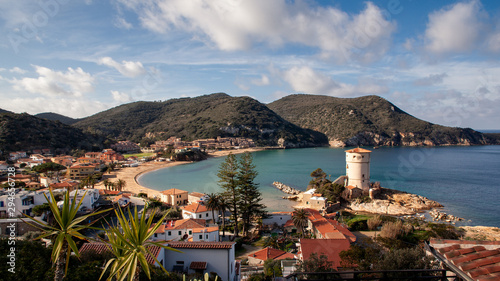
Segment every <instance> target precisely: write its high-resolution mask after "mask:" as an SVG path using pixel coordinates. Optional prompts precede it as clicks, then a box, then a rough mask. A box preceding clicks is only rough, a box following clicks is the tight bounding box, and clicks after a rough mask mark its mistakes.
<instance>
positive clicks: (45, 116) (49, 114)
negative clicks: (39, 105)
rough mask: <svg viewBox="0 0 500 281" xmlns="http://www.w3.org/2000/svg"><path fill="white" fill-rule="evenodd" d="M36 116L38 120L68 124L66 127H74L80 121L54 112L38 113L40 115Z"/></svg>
mask: <svg viewBox="0 0 500 281" xmlns="http://www.w3.org/2000/svg"><path fill="white" fill-rule="evenodd" d="M35 116H36V117H38V118H43V119H47V120H52V121H59V122H61V123H63V124H66V125H73V124H75V123H76V122H78V121H79V120H80V119H74V118H71V117H68V116H64V115H61V114H57V113H54V112H44V113H38V114H35Z"/></svg>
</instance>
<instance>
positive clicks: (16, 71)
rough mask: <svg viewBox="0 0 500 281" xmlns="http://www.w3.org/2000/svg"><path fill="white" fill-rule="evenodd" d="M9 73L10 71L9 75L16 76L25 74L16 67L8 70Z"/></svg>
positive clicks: (24, 71)
mask: <svg viewBox="0 0 500 281" xmlns="http://www.w3.org/2000/svg"><path fill="white" fill-rule="evenodd" d="M9 71H10V73H18V74H24V73H26V72H27V71H26V70H24V69H21V68H19V67H17V66H16V67H14V68H11V69H9Z"/></svg>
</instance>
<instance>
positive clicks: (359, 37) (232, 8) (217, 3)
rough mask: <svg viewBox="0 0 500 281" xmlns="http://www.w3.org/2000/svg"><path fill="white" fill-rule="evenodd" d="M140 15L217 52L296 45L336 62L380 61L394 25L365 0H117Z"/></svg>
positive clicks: (149, 24)
mask: <svg viewBox="0 0 500 281" xmlns="http://www.w3.org/2000/svg"><path fill="white" fill-rule="evenodd" d="M118 2H120V3H122V4H123V5H125V6H126V7H127V8H129V9H131V10H133V11H135V12H136V13H137V14H138V17H139V20H140V22H141V24H142V26H144V27H145V28H147V29H150V30H152V31H154V32H158V33H164V34H167V33H168V32H170V30H171V29H174V28H175V29H180V30H184V31H188V32H191V33H193V34H194V36H193V37H194V38H197V39H200V40H202V41H204V42H208V43H209V44H213V45H215V46H216V47H217V48H219V49H221V50H228V51H234V50H246V49H250V48H251V47H252V46H253V45H256V44H258V43H266V44H268V45H271V46H281V45H283V44H300V45H305V46H310V47H314V48H318V49H320V51H321V54H322V55H323V56H324V57H327V58H329V57H333V58H335V59H337V60H341V61H345V60H348V59H359V60H363V61H372V60H375V59H379V58H380V56H381V55H383V54H384V53H385V52H386V51H387V48H388V46H389V44H390V39H391V36H392V33H393V32H394V31H395V23H394V22H390V21H388V20H387V19H386V18H385V17H384V15H383V11H382V10H381V9H380V8H379V7H377V6H375V5H374V4H372V3H371V2H367V3H366V6H365V9H364V10H362V11H361V12H360V13H359V14H355V15H350V14H347V13H346V12H344V11H341V10H339V9H337V8H334V7H320V6H316V5H313V4H311V3H310V2H305V1H295V2H292V1H285V0H275V1H268V0H253V1H241V0H235V1H227V0H210V1H208V0H193V1H185V0H172V1H166V0H148V1H144V0H118Z"/></svg>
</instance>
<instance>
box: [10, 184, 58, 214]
mask: <svg viewBox="0 0 500 281" xmlns="http://www.w3.org/2000/svg"><path fill="white" fill-rule="evenodd" d="M44 193H46V194H47V197H48V198H49V200H50V195H49V192H48V191H24V190H23V191H18V192H17V193H16V195H15V196H14V197H11V196H8V195H7V194H5V195H2V196H0V216H7V215H9V208H12V206H9V203H10V202H12V203H13V204H11V205H13V206H14V207H15V216H16V217H17V216H22V213H24V214H27V215H30V216H31V215H33V214H32V212H31V211H32V210H33V207H35V206H37V205H42V204H44V203H47V200H46V199H45V196H44V195H43V194H44ZM11 198H14V199H13V200H11Z"/></svg>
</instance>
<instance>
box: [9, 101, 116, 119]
mask: <svg viewBox="0 0 500 281" xmlns="http://www.w3.org/2000/svg"><path fill="white" fill-rule="evenodd" d="M0 103H1V104H2V105H4V106H2V109H6V110H10V111H13V112H28V113H30V114H37V113H42V112H56V113H59V114H62V115H65V116H69V117H72V118H81V117H87V116H90V115H92V114H95V113H98V112H101V111H103V110H106V109H108V106H107V105H105V104H103V103H101V102H99V101H95V100H91V99H78V98H77V99H67V98H60V97H34V98H33V97H22V98H9V99H6V98H3V97H0Z"/></svg>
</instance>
